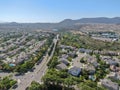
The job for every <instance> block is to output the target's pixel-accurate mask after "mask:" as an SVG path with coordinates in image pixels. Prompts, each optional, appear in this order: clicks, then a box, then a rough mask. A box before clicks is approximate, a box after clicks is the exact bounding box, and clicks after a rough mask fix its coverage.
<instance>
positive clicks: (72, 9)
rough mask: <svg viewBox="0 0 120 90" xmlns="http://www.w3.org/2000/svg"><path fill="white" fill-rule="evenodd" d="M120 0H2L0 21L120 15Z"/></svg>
mask: <svg viewBox="0 0 120 90" xmlns="http://www.w3.org/2000/svg"><path fill="white" fill-rule="evenodd" d="M119 16H120V0H0V22H59V21H62V20H64V19H80V18H91V17H110V18H111V17H119Z"/></svg>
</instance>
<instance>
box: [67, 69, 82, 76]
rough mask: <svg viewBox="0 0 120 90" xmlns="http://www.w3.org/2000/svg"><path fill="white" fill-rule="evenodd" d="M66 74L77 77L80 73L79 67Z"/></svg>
mask: <svg viewBox="0 0 120 90" xmlns="http://www.w3.org/2000/svg"><path fill="white" fill-rule="evenodd" d="M68 73H70V74H71V75H73V76H79V75H80V73H81V68H79V67H72V68H70V69H69V70H68Z"/></svg>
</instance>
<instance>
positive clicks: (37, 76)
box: [0, 35, 59, 90]
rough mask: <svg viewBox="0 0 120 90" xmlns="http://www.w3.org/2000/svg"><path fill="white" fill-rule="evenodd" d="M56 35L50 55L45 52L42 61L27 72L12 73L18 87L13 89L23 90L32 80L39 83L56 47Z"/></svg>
mask: <svg viewBox="0 0 120 90" xmlns="http://www.w3.org/2000/svg"><path fill="white" fill-rule="evenodd" d="M58 37H59V35H57V36H56V38H54V39H53V43H54V47H53V50H52V53H51V55H50V56H49V55H48V54H46V56H44V58H43V60H42V62H41V63H40V64H39V65H35V69H34V71H33V72H27V73H26V74H25V75H20V76H15V75H14V74H13V77H12V78H13V79H15V80H17V81H18V83H17V84H18V87H17V88H16V89H14V90H25V89H26V88H27V87H28V86H30V84H31V82H32V81H36V82H39V83H41V79H42V76H43V75H44V74H45V73H46V71H47V68H48V67H47V63H48V62H49V60H50V59H51V58H52V56H53V54H54V51H55V48H56V44H57V41H58ZM0 75H1V76H2V75H4V76H8V75H10V74H9V73H0Z"/></svg>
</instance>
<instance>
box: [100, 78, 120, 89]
mask: <svg viewBox="0 0 120 90" xmlns="http://www.w3.org/2000/svg"><path fill="white" fill-rule="evenodd" d="M100 82H101V85H102V86H104V87H105V88H107V89H108V90H119V85H118V84H117V83H115V82H112V81H111V80H109V79H102V80H100Z"/></svg>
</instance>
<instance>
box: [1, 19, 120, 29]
mask: <svg viewBox="0 0 120 90" xmlns="http://www.w3.org/2000/svg"><path fill="white" fill-rule="evenodd" d="M94 23H96V24H120V17H114V18H106V17H98V18H82V19H78V20H72V19H65V20H63V21H61V22H59V23H16V22H11V23H0V29H4V28H11V29H15V28H20V29H23V28H24V29H47V30H50V29H63V28H68V29H73V28H78V27H81V26H83V25H84V24H94Z"/></svg>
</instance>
